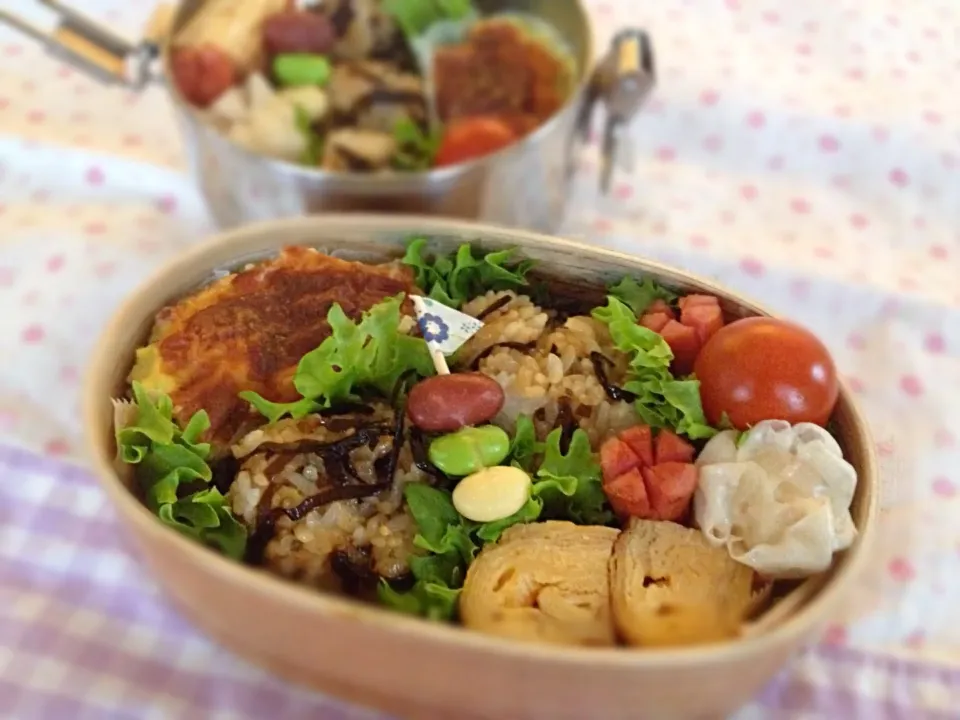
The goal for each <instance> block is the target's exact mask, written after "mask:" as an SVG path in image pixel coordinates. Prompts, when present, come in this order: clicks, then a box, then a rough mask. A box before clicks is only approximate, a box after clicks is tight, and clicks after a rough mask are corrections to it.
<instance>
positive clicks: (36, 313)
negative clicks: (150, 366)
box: [0, 0, 960, 720]
mask: <svg viewBox="0 0 960 720" xmlns="http://www.w3.org/2000/svg"><path fill="white" fill-rule="evenodd" d="M27 5H30V2H29V1H28V0H13V2H9V0H8V2H5V3H0V6H4V7H12V6H16V8H17V9H20V7H21V6H23V7H26V6H27ZM82 5H83V8H84V10H85V11H87V12H89V13H90V14H92V15H94V16H96V17H98V18H100V19H102V20H105V21H107V22H108V23H109V24H110V25H111V26H112V27H114V28H116V29H117V30H118V31H120V32H125V33H127V34H128V35H130V36H135V35H136V34H137V33H139V32H140V28H141V26H142V25H143V24H144V22H145V21H146V19H147V17H148V16H149V14H150V12H151V10H152V5H153V3H152V2H151V0H84V2H83V3H82ZM588 5H589V9H590V11H591V13H592V16H593V19H594V21H595V24H596V31H597V34H598V37H599V40H600V42H601V43H605V42H606V41H607V40H608V39H609V38H610V37H611V36H612V34H613V33H614V32H615V30H616V29H617V28H620V27H623V26H625V25H636V26H640V27H643V28H645V29H647V30H648V31H649V32H650V33H651V35H652V37H653V38H654V42H655V47H656V53H657V60H658V66H659V85H658V87H657V89H656V91H655V93H654V96H653V98H652V99H651V101H650V103H649V104H648V105H647V107H646V108H645V109H644V111H643V113H642V116H641V117H640V118H639V119H638V121H637V123H636V126H635V128H634V131H633V133H632V153H631V154H632V156H633V158H632V159H633V163H632V167H630V168H626V169H622V170H621V171H620V172H619V174H618V176H617V179H616V182H615V184H614V187H613V189H612V192H611V194H610V195H609V196H607V197H603V196H601V195H600V194H599V193H598V190H597V166H598V155H597V147H596V143H595V141H594V142H592V143H591V144H590V145H589V146H588V147H587V148H586V149H585V150H584V151H583V153H582V156H581V160H580V164H581V172H580V173H579V176H578V179H577V181H576V186H575V192H574V194H573V196H572V198H571V200H570V203H569V207H568V214H567V218H566V222H565V227H564V232H565V233H566V234H568V235H573V236H580V237H584V238H586V239H588V240H589V241H591V242H596V243H601V244H604V245H609V246H611V247H616V248H618V249H622V250H626V251H629V252H634V253H637V254H641V255H645V256H649V257H653V258H656V259H659V260H663V261H666V262H669V263H673V264H675V265H678V266H681V267H684V268H687V269H690V270H692V271H695V272H698V273H700V274H703V275H707V276H711V277H714V278H716V279H718V280H719V281H721V282H723V283H725V284H727V285H729V286H730V287H733V288H736V289H737V290H740V291H742V292H744V293H746V294H748V295H751V296H753V297H755V298H757V299H758V300H761V301H763V302H764V303H766V304H767V305H768V306H769V307H771V308H773V309H775V310H776V311H778V312H781V313H783V314H784V315H786V316H788V317H791V318H794V319H795V320H797V321H799V322H801V323H804V324H806V325H807V326H809V327H810V328H811V329H813V330H814V331H816V332H817V333H818V334H819V335H820V336H821V337H822V338H823V339H824V340H825V341H826V342H827V343H828V345H829V346H830V349H831V350H832V352H833V353H834V357H835V358H836V361H837V363H838V365H839V367H840V369H841V371H842V373H843V374H844V375H845V377H846V378H847V380H848V382H849V383H850V385H851V387H853V388H854V389H855V391H856V392H857V394H858V396H859V399H860V400H861V401H862V403H863V407H864V408H865V410H866V412H867V414H868V416H869V420H870V422H871V424H872V429H873V433H874V436H875V439H876V441H877V450H878V452H879V456H880V459H881V463H882V470H883V475H884V493H883V506H884V509H883V519H882V528H881V533H880V535H881V537H880V541H879V547H878V548H877V551H876V556H875V558H874V562H873V565H872V568H871V572H870V573H869V574H868V576H867V577H865V578H864V581H863V582H862V584H861V587H860V588H859V591H858V592H857V593H856V595H855V597H851V598H850V599H849V601H848V602H847V603H846V605H845V606H844V607H843V608H842V609H841V612H840V614H839V615H838V616H837V617H836V621H835V623H834V624H833V625H832V626H831V627H830V628H829V630H828V631H827V633H826V634H825V636H824V637H823V638H822V639H821V640H820V642H819V644H817V645H815V646H814V647H812V648H810V649H808V650H806V651H804V652H803V653H802V654H800V655H799V656H798V657H796V658H795V659H794V660H793V662H792V663H791V664H790V665H789V667H787V668H786V669H785V670H784V671H783V673H782V674H781V675H779V676H778V678H777V679H776V680H775V681H774V682H773V683H772V684H771V685H770V686H769V687H767V688H766V689H765V690H764V691H763V692H762V693H761V694H760V695H759V696H758V697H757V698H756V699H755V701H754V702H753V703H751V704H750V705H749V706H748V707H746V708H744V709H743V711H742V712H741V713H740V714H739V715H738V716H737V717H738V718H742V719H744V720H746V719H748V718H800V717H802V718H841V717H842V718H853V717H857V718H870V719H871V720H872V719H882V718H910V719H911V720H913V719H914V718H928V717H929V718H934V717H943V718H947V717H958V714H957V713H958V710H957V708H958V707H960V602H958V601H960V523H958V522H957V520H958V518H960V491H958V488H960V469H958V468H960V408H958V400H960V124H958V118H960V93H957V92H956V82H957V77H960V5H958V4H957V3H956V2H954V1H953V0H805V1H804V2H795V1H793V0H725V1H724V0H658V1H657V2H642V3H641V2H635V1H633V0H608V1H607V2H600V1H597V0H594V1H592V2H589V3H588ZM601 46H602V45H601ZM212 229H213V228H212V226H211V222H210V220H209V218H208V216H207V214H206V210H205V208H204V206H203V202H202V200H201V198H200V197H199V196H198V194H197V192H196V190H195V189H194V187H193V186H192V185H191V182H190V180H189V178H188V177H187V176H186V174H185V163H184V158H183V157H182V154H181V149H180V145H179V141H178V137H177V130H176V127H175V124H174V122H173V116H172V113H171V111H170V108H169V106H168V104H167V102H166V101H165V99H164V97H163V93H162V90H161V89H159V88H151V89H149V90H147V91H146V92H144V93H142V94H140V95H137V94H133V93H130V92H127V91H124V90H121V89H117V88H105V87H102V86H100V85H98V84H96V83H95V82H94V81H92V80H89V79H87V78H85V77H82V76H81V75H79V74H78V73H77V72H75V71H73V70H71V69H70V68H68V67H66V66H64V65H62V64H60V63H58V62H57V61H56V60H54V59H52V58H50V57H48V56H46V55H45V54H43V52H42V51H41V50H40V49H39V48H38V47H37V46H36V45H34V44H33V43H31V42H30V41H28V40H26V39H24V38H23V37H21V36H18V35H16V34H14V33H13V32H12V31H9V30H6V29H0V307H2V308H3V313H2V314H0V716H2V717H9V718H17V719H18V720H26V719H33V718H50V719H51V720H52V719H56V720H60V719H62V718H71V719H80V718H97V719H99V718H173V717H184V718H198V717H202V718H264V717H272V718H307V717H310V718H322V719H324V720H332V719H333V718H338V719H340V718H374V717H378V716H377V715H375V714H373V713H371V712H368V711H365V710H362V709H359V708H352V707H347V706H345V705H342V704H340V703H338V702H336V701H334V700H332V699H329V698H325V697H322V696H320V695H317V694H314V693H312V692H309V691H307V690H303V689H299V688H295V687H292V686H288V685H286V684H284V683H282V682H281V681H279V680H277V679H275V678H272V677H270V676H268V675H266V674H264V673H263V672H261V671H259V670H256V669H254V668H253V667H251V666H250V665H248V664H246V663H245V662H243V661H241V660H239V659H237V658H235V657H234V656H232V655H230V654H229V653H227V652H226V651H224V650H222V649H221V648H219V647H217V646H215V645H213V644H212V643H211V642H209V641H208V640H207V639H206V638H205V637H204V636H203V635H202V634H200V633H199V632H198V631H197V630H196V629H195V628H193V627H191V626H190V625H189V624H188V623H187V622H185V621H184V620H183V619H181V618H180V616H179V615H178V614H177V613H176V612H175V611H174V610H173V609H172V608H170V607H169V606H168V605H167V604H166V602H165V601H164V599H163V598H162V597H161V596H160V595H159V594H158V590H157V588H156V586H155V585H154V584H153V582H152V580H151V578H149V577H147V576H146V575H144V574H143V573H142V571H141V569H140V567H139V565H138V562H137V559H136V558H135V556H134V555H133V554H132V553H131V552H130V551H129V550H128V546H127V543H126V541H125V538H124V537H123V535H122V534H121V533H120V531H119V529H118V528H117V526H116V524H115V521H114V519H113V516H112V514H111V512H110V510H109V508H108V507H107V506H106V503H105V500H104V498H103V497H102V496H101V494H100V492H99V491H98V490H97V488H96V486H95V484H94V483H93V481H92V480H91V478H90V477H89V475H88V473H87V472H86V471H85V470H84V468H83V464H84V459H83V452H82V450H83V449H82V448H81V447H80V443H81V440H80V432H79V430H80V428H79V427H78V420H77V418H78V407H77V404H78V400H77V396H78V381H79V378H80V376H81V373H82V370H83V366H84V363H85V358H86V357H87V354H88V351H89V350H90V347H91V344H92V342H93V338H94V337H95V336H96V333H97V332H98V330H99V329H100V327H101V326H102V324H103V323H104V321H105V319H106V318H107V317H108V315H109V314H110V313H111V311H112V310H113V309H114V307H115V306H116V305H117V302H118V301H119V300H120V299H121V298H122V297H123V295H124V294H125V293H127V292H128V291H130V290H131V289H132V288H133V287H134V286H135V285H136V284H137V283H138V282H139V281H140V280H141V279H143V277H144V276H145V275H146V274H147V273H148V272H149V271H150V270H151V269H152V268H154V267H155V266H156V265H157V264H158V263H160V262H162V261H164V260H166V259H167V258H169V257H171V256H172V255H174V254H175V253H177V252H178V251H179V250H180V249H181V248H183V247H185V246H187V245H189V244H191V243H194V242H196V241H198V240H199V239H200V238H202V237H203V236H204V235H205V234H207V233H209V232H211V231H212Z"/></svg>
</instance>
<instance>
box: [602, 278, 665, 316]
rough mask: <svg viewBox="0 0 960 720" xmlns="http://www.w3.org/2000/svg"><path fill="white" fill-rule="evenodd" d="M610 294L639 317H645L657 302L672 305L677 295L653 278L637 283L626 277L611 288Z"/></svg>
mask: <svg viewBox="0 0 960 720" xmlns="http://www.w3.org/2000/svg"><path fill="white" fill-rule="evenodd" d="M608 289H609V291H610V294H611V295H613V297H615V298H617V300H620V301H621V302H622V303H624V304H625V305H627V306H628V307H629V308H630V309H631V310H632V311H633V314H634V315H636V316H637V317H640V316H641V315H643V313H644V312H645V311H646V309H647V308H648V307H650V305H652V304H653V302H654V301H655V300H664V301H666V302H667V303H672V302H674V301H675V300H676V299H677V294H676V293H675V292H673V291H671V290H667V289H666V288H665V287H663V286H662V285H660V284H659V283H657V282H656V281H654V280H653V279H651V278H644V279H643V280H642V281H641V282H637V281H636V280H634V279H633V278H632V277H629V276H627V277H625V278H623V279H622V280H621V281H620V282H618V283H616V284H615V285H611V286H610V287H609V288H608Z"/></svg>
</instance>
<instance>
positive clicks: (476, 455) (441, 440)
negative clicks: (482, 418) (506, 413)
mask: <svg viewBox="0 0 960 720" xmlns="http://www.w3.org/2000/svg"><path fill="white" fill-rule="evenodd" d="M509 453H510V438H509V437H508V436H507V434H506V433H505V432H504V431H503V430H501V429H500V428H498V427H497V426H496V425H482V426H480V427H465V428H461V429H460V430H457V431H456V432H455V433H450V434H449V435H444V436H442V437H438V438H437V439H436V440H434V441H433V442H432V443H430V449H429V451H428V452H427V454H428V456H429V457H430V462H432V463H433V464H434V465H436V466H437V467H438V468H440V469H441V470H442V471H443V472H445V473H446V474H447V475H453V476H454V477H465V476H467V475H471V474H472V473H475V472H477V471H478V470H482V469H483V468H487V467H493V466H495V465H499V464H500V463H501V462H503V459H504V458H506V457H507V455H508V454H509Z"/></svg>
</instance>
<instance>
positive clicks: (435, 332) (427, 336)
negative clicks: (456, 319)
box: [420, 313, 450, 343]
mask: <svg viewBox="0 0 960 720" xmlns="http://www.w3.org/2000/svg"><path fill="white" fill-rule="evenodd" d="M420 330H421V332H423V339H424V340H426V341H427V342H434V343H442V342H443V341H444V340H446V339H447V338H448V337H450V327H449V326H448V325H447V324H446V323H445V322H444V321H443V318H441V317H440V316H439V315H434V314H433V313H424V314H423V316H422V317H421V318H420Z"/></svg>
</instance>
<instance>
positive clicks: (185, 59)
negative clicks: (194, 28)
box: [170, 45, 237, 108]
mask: <svg viewBox="0 0 960 720" xmlns="http://www.w3.org/2000/svg"><path fill="white" fill-rule="evenodd" d="M170 67H171V70H172V71H173V79H174V81H175V82H176V83H177V87H178V88H180V92H182V93H183V96H184V97H185V98H186V99H187V100H189V101H190V102H191V103H193V104H194V105H196V106H198V107H202V108H203V107H207V106H208V105H209V104H210V103H212V102H213V101H214V100H216V99H217V98H218V97H220V96H221V95H222V94H223V93H225V92H226V91H227V90H229V89H230V88H231V87H233V84H234V83H235V82H236V81H237V69H236V67H235V66H234V64H233V60H231V59H230V56H229V55H227V54H226V53H225V52H223V51H222V50H221V49H220V48H218V47H216V46H214V45H203V46H200V47H182V48H177V49H175V50H174V51H173V54H172V56H171V57H170Z"/></svg>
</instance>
